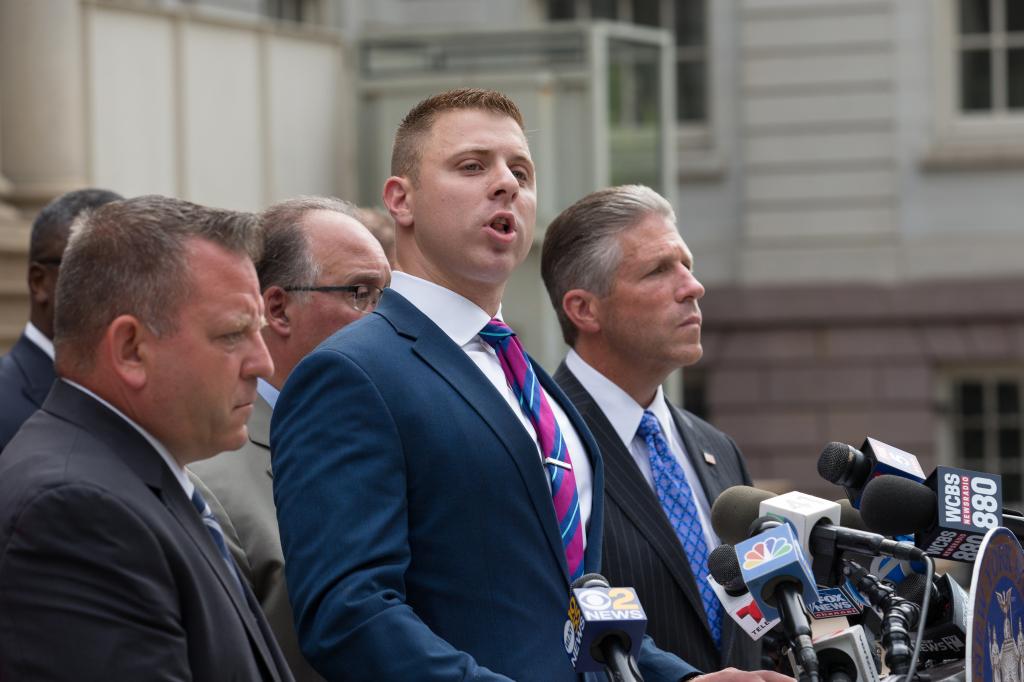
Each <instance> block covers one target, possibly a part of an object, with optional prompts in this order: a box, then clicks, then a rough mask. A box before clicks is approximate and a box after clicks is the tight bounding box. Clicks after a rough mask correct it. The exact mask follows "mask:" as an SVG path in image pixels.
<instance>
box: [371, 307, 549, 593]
mask: <svg viewBox="0 0 1024 682" xmlns="http://www.w3.org/2000/svg"><path fill="white" fill-rule="evenodd" d="M374 312H375V314H379V315H381V316H382V317H384V318H385V319H387V320H388V321H389V322H390V323H391V325H392V326H393V327H394V328H395V330H396V331H397V332H398V333H399V334H401V335H403V336H406V337H407V338H409V339H412V340H413V344H412V349H413V352H414V353H415V354H416V355H417V356H418V357H419V358H420V359H421V360H423V362H424V363H426V364H427V365H428V366H429V367H430V368H431V369H432V370H433V371H434V372H436V373H437V374H438V376H440V377H441V378H442V379H444V381H446V382H447V383H448V385H449V386H451V388H452V390H453V391H455V393H457V394H458V395H459V396H461V397H462V399H463V400H465V401H466V403H468V405H469V407H470V408H471V409H472V410H473V411H474V412H476V413H477V415H478V416H479V417H480V419H481V420H482V421H483V422H484V423H485V424H487V426H488V427H489V428H490V429H491V431H492V432H493V433H494V436H495V437H496V438H497V439H498V441H500V442H501V444H502V445H503V446H504V449H505V451H506V453H507V454H508V456H509V457H511V458H512V460H513V462H514V463H515V466H516V469H517V470H518V471H519V475H520V477H521V479H522V481H523V485H524V487H525V488H526V491H527V494H528V497H529V499H530V502H531V504H532V505H533V508H534V511H535V512H536V513H537V517H538V520H539V522H540V524H541V528H542V529H543V531H544V535H545V536H546V537H547V539H548V545H549V546H550V548H551V551H552V552H553V553H554V554H555V557H556V558H557V559H558V562H559V565H560V566H561V567H562V573H563V574H564V576H565V579H566V582H567V583H568V580H569V569H568V564H567V563H566V559H565V549H564V547H563V546H562V538H561V534H560V533H559V531H558V521H557V520H556V519H555V513H554V506H553V505H552V503H551V489H550V488H549V487H548V483H547V479H546V478H545V472H544V467H543V466H541V464H540V461H539V457H538V454H537V444H536V443H535V442H534V440H533V439H532V438H530V434H529V433H527V432H526V430H525V429H524V428H523V425H522V424H521V423H520V421H519V418H518V417H517V416H516V415H515V414H514V413H513V412H512V410H510V409H509V405H508V403H506V402H505V399H504V398H503V397H502V396H501V395H499V394H498V392H497V391H496V390H495V388H494V386H493V385H492V384H491V382H490V381H488V380H487V377H486V376H484V374H483V373H482V372H481V371H480V369H479V368H478V367H477V366H476V365H475V364H473V361H472V360H470V359H469V357H468V356H467V355H466V353H465V352H464V351H463V350H462V349H461V348H459V346H457V345H456V344H455V342H454V341H452V340H451V338H450V337H449V336H448V335H447V334H445V333H444V332H443V331H442V330H441V329H440V328H439V327H438V326H437V325H436V324H434V323H433V322H431V321H430V319H429V318H427V317H426V316H425V315H424V314H423V313H421V312H420V311H419V310H418V309H417V308H416V307H415V306H413V305H412V304H411V303H409V302H408V301H407V300H406V299H405V298H404V297H402V296H401V294H398V293H397V292H395V291H393V290H391V289H388V290H386V292H385V295H384V298H383V299H381V303H380V305H378V306H377V309H376V310H375V311H374ZM535 368H536V366H535ZM541 374H542V373H538V376H541ZM542 383H543V382H542Z"/></svg>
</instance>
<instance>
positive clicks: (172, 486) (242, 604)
mask: <svg viewBox="0 0 1024 682" xmlns="http://www.w3.org/2000/svg"><path fill="white" fill-rule="evenodd" d="M162 487H163V488H165V490H164V494H163V495H162V496H161V497H162V499H163V501H164V504H165V505H166V506H167V509H168V510H169V511H170V512H171V515H172V516H174V518H175V520H177V522H178V523H179V524H180V525H181V527H182V529H183V530H184V531H185V533H186V534H187V535H188V536H189V538H190V539H191V540H192V542H193V543H194V544H195V546H196V548H197V549H198V550H199V552H200V553H201V554H202V555H203V558H204V559H205V560H206V563H207V564H208V565H209V566H210V569H211V570H213V572H214V573H216V574H217V579H218V580H219V581H220V584H221V586H222V587H223V588H224V590H225V591H226V592H227V593H228V596H229V598H230V599H231V603H232V604H233V605H234V607H235V611H236V612H237V613H238V616H239V617H240V618H241V619H242V622H243V623H244V624H245V629H246V630H247V631H248V632H249V639H250V641H251V642H252V643H253V645H254V646H255V647H256V649H257V651H259V653H260V656H262V658H263V662H264V665H265V667H266V668H267V670H270V671H273V674H274V676H275V678H276V676H277V672H276V670H277V668H276V664H275V662H274V658H273V656H272V655H271V653H270V650H269V649H268V648H267V642H266V639H265V638H264V636H263V632H262V629H261V628H260V626H259V623H257V622H256V616H255V614H254V611H253V609H252V607H251V606H250V604H249V599H248V595H247V594H241V593H239V591H238V585H237V583H236V582H235V579H234V577H233V576H232V575H231V574H230V573H229V569H228V567H227V565H226V564H225V563H224V559H223V558H221V555H220V552H218V551H217V548H216V546H215V545H214V544H213V538H212V537H211V536H210V532H209V531H208V530H207V529H206V525H205V524H204V523H203V521H202V519H201V518H200V517H199V514H198V513H197V512H196V509H195V507H193V506H192V502H191V501H189V500H188V499H187V498H186V497H185V491H184V490H182V489H181V485H180V484H179V483H178V482H177V479H175V478H174V474H172V473H171V471H170V470H169V469H167V467H166V466H165V467H164V480H163V483H162ZM240 580H241V577H240ZM241 582H242V585H243V588H242V589H243V590H245V591H246V592H248V588H247V587H245V583H244V580H242V581H241Z"/></svg>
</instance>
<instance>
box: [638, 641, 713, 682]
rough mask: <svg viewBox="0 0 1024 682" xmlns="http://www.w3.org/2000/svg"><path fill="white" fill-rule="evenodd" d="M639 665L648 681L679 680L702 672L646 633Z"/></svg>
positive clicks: (669, 681) (670, 681) (668, 681)
mask: <svg viewBox="0 0 1024 682" xmlns="http://www.w3.org/2000/svg"><path fill="white" fill-rule="evenodd" d="M637 665H638V666H639V667H640V674H641V675H643V677H644V680H646V681H647V682H677V680H684V679H687V678H690V677H693V676H694V675H700V674H701V672H700V671H699V670H697V669H696V668H694V667H693V666H692V665H690V664H689V663H686V662H685V661H683V660H682V659H681V658H679V657H678V656H676V655H675V654H673V653H669V652H667V651H662V650H661V649H659V648H658V647H657V645H655V643H654V640H653V639H651V636H650V635H644V643H643V645H642V646H641V647H640V655H639V656H638V657H637Z"/></svg>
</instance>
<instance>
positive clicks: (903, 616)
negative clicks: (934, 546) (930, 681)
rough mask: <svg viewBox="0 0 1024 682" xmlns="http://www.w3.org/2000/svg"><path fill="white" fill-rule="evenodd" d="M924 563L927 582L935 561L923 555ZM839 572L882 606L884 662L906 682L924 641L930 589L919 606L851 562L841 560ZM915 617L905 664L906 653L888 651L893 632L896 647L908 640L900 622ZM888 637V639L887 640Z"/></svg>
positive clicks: (874, 604)
mask: <svg viewBox="0 0 1024 682" xmlns="http://www.w3.org/2000/svg"><path fill="white" fill-rule="evenodd" d="M924 562H925V584H926V585H931V584H932V582H933V580H934V579H935V562H934V561H933V560H932V558H931V557H930V556H925V557H924ZM843 573H844V574H845V575H846V576H847V577H848V578H850V580H852V581H853V582H854V584H855V586H856V587H857V589H858V590H859V591H860V593H861V594H862V595H864V596H865V597H866V598H867V599H868V601H870V602H871V605H872V606H876V607H878V608H882V609H885V619H884V623H883V632H882V643H883V644H885V645H886V652H885V664H886V665H887V666H889V670H890V671H892V672H893V673H895V674H896V675H901V674H902V675H903V677H902V678H897V679H903V680H905V681H906V682H911V681H912V680H913V679H914V676H915V675H916V674H917V662H918V657H919V656H920V653H921V642H923V641H924V629H925V620H926V619H925V614H927V613H928V607H929V606H930V603H931V590H925V591H924V598H923V599H922V600H921V605H920V606H918V605H917V604H915V603H913V602H911V601H909V600H907V599H903V598H902V597H898V596H896V593H895V590H893V589H892V588H891V587H888V586H886V585H883V584H882V583H881V582H880V581H879V580H878V578H876V577H875V576H873V575H871V574H870V573H868V572H867V569H865V568H864V567H863V566H860V565H859V564H857V563H855V562H852V561H846V560H844V561H843ZM914 617H916V619H917V632H916V633H915V636H914V646H913V648H912V650H911V654H910V661H909V664H906V652H905V651H899V652H897V653H895V654H893V653H892V652H891V650H890V645H891V644H892V641H891V640H892V639H893V635H894V634H895V635H896V642H895V643H896V645H897V646H896V648H897V649H905V648H907V645H908V644H909V642H908V641H907V639H908V633H907V630H906V627H905V625H904V623H907V624H909V620H910V619H911V618H914ZM887 640H888V641H887Z"/></svg>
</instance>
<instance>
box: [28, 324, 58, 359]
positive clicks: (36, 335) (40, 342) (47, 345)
mask: <svg viewBox="0 0 1024 682" xmlns="http://www.w3.org/2000/svg"><path fill="white" fill-rule="evenodd" d="M25 338H27V339H28V340H29V341H31V342H32V343H34V344H36V345H37V346H39V349H40V350H41V351H43V352H44V353H46V354H47V355H49V356H50V359H51V360H53V359H54V353H53V341H51V340H50V339H48V338H46V334H43V333H42V332H41V331H39V327H37V326H35V325H34V324H32V323H31V322H29V323H27V324H26V325H25Z"/></svg>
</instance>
